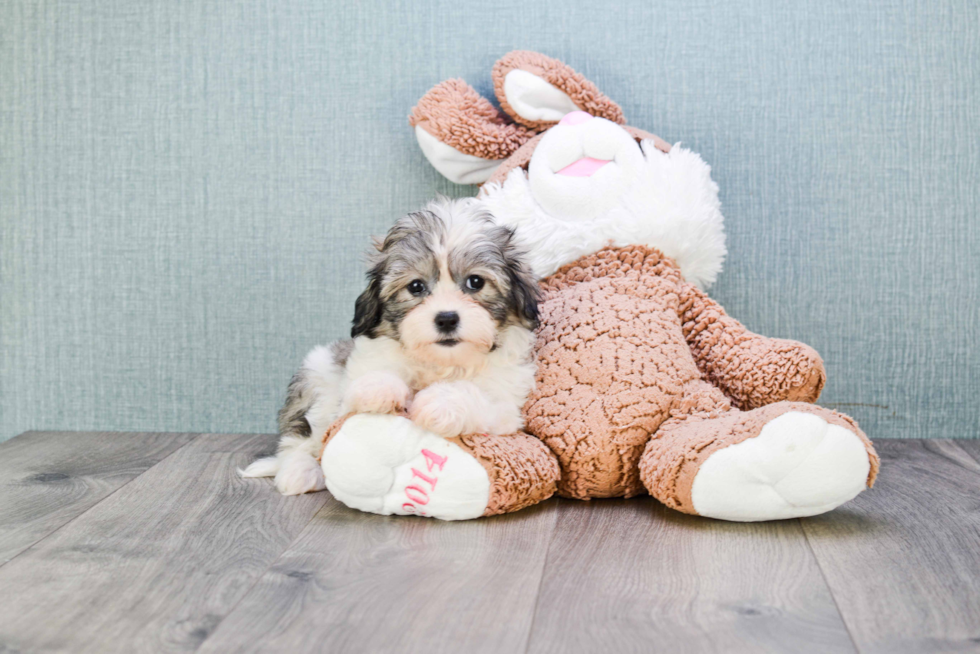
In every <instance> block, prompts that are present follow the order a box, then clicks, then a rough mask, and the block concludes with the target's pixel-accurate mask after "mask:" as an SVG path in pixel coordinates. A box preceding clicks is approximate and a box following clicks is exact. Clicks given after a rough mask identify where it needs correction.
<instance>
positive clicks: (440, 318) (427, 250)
mask: <svg viewBox="0 0 980 654" xmlns="http://www.w3.org/2000/svg"><path fill="white" fill-rule="evenodd" d="M375 247H376V250H377V252H376V253H373V254H372V255H371V266H370V270H369V271H368V274H367V278H368V285H367V289H366V290H365V291H364V292H363V293H361V295H360V297H358V298H357V302H356V304H355V309H354V321H353V327H352V329H351V337H352V338H351V339H350V340H343V341H337V342H335V343H332V344H330V345H327V346H325V347H323V346H321V347H317V348H314V350H313V351H312V352H310V353H309V354H308V355H307V356H306V359H305V360H304V361H303V365H302V367H301V368H300V370H299V372H297V373H296V375H295V376H294V377H293V380H292V382H291V383H290V384H289V390H288V392H287V396H286V403H285V405H284V406H283V408H282V410H281V411H280V412H279V432H280V434H281V439H280V442H279V451H278V454H277V455H276V456H274V457H269V458H266V459H260V460H258V461H256V462H254V463H253V464H252V465H250V466H249V467H248V468H247V469H246V470H245V471H244V472H243V473H242V475H243V476H245V477H271V476H275V483H276V488H278V489H279V491H280V492H281V493H282V494H284V495H297V494H300V493H306V492H309V491H316V490H322V489H323V488H324V481H323V472H322V470H321V468H320V466H319V464H318V463H317V461H316V457H317V455H318V454H319V449H320V446H321V445H322V443H321V437H322V436H323V434H324V432H325V431H326V429H327V428H328V427H329V426H330V424H331V423H333V422H334V420H336V419H337V418H338V417H340V416H343V415H346V414H348V413H382V414H385V413H387V414H394V413H401V414H404V415H407V416H408V417H409V418H410V419H411V420H413V421H414V422H415V423H416V424H418V425H420V426H421V427H424V428H426V429H428V430H430V431H432V432H434V433H435V434H438V435H440V436H443V437H446V438H449V437H453V436H458V435H460V434H468V433H490V434H509V433H512V432H515V431H517V430H519V429H520V428H521V427H522V426H523V416H522V413H521V409H522V407H523V406H524V402H525V400H526V399H527V395H528V393H530V391H531V389H532V387H533V385H534V374H535V366H534V364H533V361H532V354H531V348H532V345H533V341H534V336H533V330H534V328H535V327H536V326H537V319H538V310H537V300H538V286H537V283H536V280H535V278H534V276H533V275H532V273H531V272H530V268H529V266H528V265H527V264H526V262H525V258H524V253H523V252H522V251H521V250H520V249H519V247H518V246H517V245H516V243H515V239H514V232H513V230H512V229H510V228H507V227H502V226H500V225H497V224H496V223H495V222H494V220H493V217H492V216H491V215H490V214H489V213H488V212H487V211H486V210H484V209H483V208H482V207H481V205H480V204H479V203H478V202H477V201H476V200H475V199H472V198H470V199H466V200H455V201H453V200H448V199H440V200H436V201H434V202H432V203H430V204H429V205H428V206H426V207H425V208H424V209H423V210H421V211H418V212H415V213H410V214H408V215H407V216H404V217H403V218H401V219H400V220H399V221H398V222H397V223H396V224H395V225H394V227H392V228H391V230H390V231H389V232H388V234H387V235H386V236H385V237H384V239H383V240H381V241H379V242H377V243H376V244H375Z"/></svg>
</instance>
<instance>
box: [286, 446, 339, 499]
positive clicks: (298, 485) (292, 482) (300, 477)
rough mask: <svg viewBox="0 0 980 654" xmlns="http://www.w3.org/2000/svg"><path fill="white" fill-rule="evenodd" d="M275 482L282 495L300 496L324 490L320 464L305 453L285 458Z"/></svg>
mask: <svg viewBox="0 0 980 654" xmlns="http://www.w3.org/2000/svg"><path fill="white" fill-rule="evenodd" d="M275 482H276V488H277V489H279V492H280V493H282V494H283V495H302V494H303V493H312V492H315V491H321V490H323V489H324V488H326V485H325V484H324V483H323V470H322V469H321V468H320V464H319V463H317V460H316V459H314V458H313V457H312V456H310V455H309V454H307V453H306V452H294V453H292V454H289V455H288V456H286V458H285V459H284V460H283V462H282V465H281V466H280V467H279V472H277V473H276V480H275Z"/></svg>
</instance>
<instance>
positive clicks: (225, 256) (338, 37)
mask: <svg viewBox="0 0 980 654" xmlns="http://www.w3.org/2000/svg"><path fill="white" fill-rule="evenodd" d="M514 48H527V49H536V50H540V51H542V52H545V53H547V54H549V55H552V56H555V57H558V58H560V59H563V60H565V61H567V62H568V63H569V64H571V65H572V66H574V67H575V68H577V69H579V70H580V71H581V72H583V73H585V74H586V75H587V76H588V77H590V78H591V79H593V80H594V81H595V82H597V83H598V84H599V86H600V88H602V89H603V90H605V91H606V93H608V94H609V95H610V96H611V97H613V98H614V99H616V100H617V101H618V102H619V103H620V104H621V105H622V106H623V108H624V110H625V112H626V115H627V118H628V119H629V120H630V122H631V123H632V124H634V125H636V126H638V127H642V128H645V129H648V130H650V131H654V132H656V133H658V134H659V135H661V136H663V137H664V138H665V139H667V140H668V141H669V142H677V141H683V142H684V143H685V144H686V145H687V146H689V147H691V148H693V149H695V150H697V151H699V152H700V153H701V155H702V156H703V157H704V158H705V160H706V161H708V162H709V163H710V164H711V165H712V166H713V169H714V176H715V179H716V180H717V181H718V183H719V184H720V186H721V198H722V202H723V203H724V213H725V216H726V219H727V225H728V234H729V247H730V256H729V262H728V264H727V267H726V270H725V271H724V272H723V274H722V276H721V278H720V281H719V282H718V284H716V286H715V287H714V289H713V295H714V296H715V297H716V298H717V299H718V300H720V301H721V302H722V303H723V304H724V305H725V306H726V307H727V309H728V310H729V312H730V313H732V314H733V315H735V316H736V317H738V318H739V319H741V320H742V321H743V322H744V323H746V324H747V325H748V326H749V327H750V328H752V329H754V330H756V331H759V332H762V333H766V334H770V335H773V336H782V337H793V338H798V339H800V340H804V341H806V342H808V343H810V344H811V345H813V346H815V347H816V348H817V349H818V350H820V352H821V353H822V354H823V356H824V359H825V360H826V364H827V368H828V371H829V375H830V381H829V383H828V385H827V388H826V391H825V393H824V398H823V400H824V403H825V404H827V405H829V406H832V407H836V408H840V409H841V410H843V411H846V412H848V413H850V414H852V415H854V416H855V417H856V418H858V419H859V420H860V421H861V423H862V425H863V426H864V428H865V429H866V430H867V431H868V433H869V434H870V435H871V436H872V437H873V438H887V437H949V436H957V437H976V436H978V430H980V427H978V425H980V402H978V401H977V397H978V396H980V351H978V347H977V344H978V342H980V281H978V277H980V226H978V207H980V9H978V5H977V4H976V3H975V2H972V1H968V0H930V1H925V0H923V1H921V2H914V1H912V0H884V1H881V0H878V1H868V0H849V1H847V2H812V3H806V2H802V3H797V2H793V3H785V2H779V1H777V0H771V1H761V0H760V1H748V2H739V3H731V2H725V1H723V0H695V1H687V2H677V3H671V4H665V3H653V2H644V3H637V2H626V1H623V2H618V1H606V2H595V1H594V0H585V1H582V0H565V1H564V2H561V3H548V6H547V7H546V6H544V3H528V2H512V1H509V0H508V1H500V2H494V3H478V4H472V5H466V4H460V3H456V2H451V3H450V2H446V3H407V2H406V3H398V2H380V1H379V2H368V1H361V2H356V3H353V2H352V3H349V4H342V3H339V2H326V1H324V0H249V1H242V0H227V1H222V2H205V1H203V0H201V1H198V0H180V1H174V2H156V3H147V2H144V3H138V2H130V1H123V0H100V1H98V2H96V1H92V2H79V1H71V2H69V1H58V0H51V1H46V2H23V1H21V0H6V1H5V2H3V3H0V237H2V251H0V256H2V259H0V303H2V306H0V398H2V399H0V402H2V404H0V411H2V416H0V417H2V431H0V440H2V439H3V438H8V437H11V436H13V435H15V434H17V433H19V432H21V431H24V430H27V429H55V428H57V429H113V430H179V431H271V430H273V428H274V420H273V417H274V413H275V410H276V409H277V405H278V403H279V402H280V399H281V397H282V395H283V391H284V388H285V385H286V383H287V381H288V378H289V375H290V374H291V372H292V370H293V369H294V368H295V367H296V365H297V364H298V362H299V361H300V359H301V358H302V355H303V354H304V352H305V351H306V350H307V349H309V348H310V347H311V346H312V345H314V344H316V343H319V342H323V341H325V340H328V339H332V338H335V337H338V336H341V335H342V334H344V333H345V332H346V331H347V324H348V321H349V317H350V314H351V309H352V304H353V300H354V298H355V296H356V295H357V293H358V292H359V290H360V286H361V278H362V267H361V262H360V252H361V251H362V250H363V249H364V247H365V245H366V243H367V241H368V237H369V236H370V235H371V234H375V233H380V232H382V231H384V229H385V228H386V227H387V226H388V224H389V223H390V222H391V221H392V220H393V219H394V217H395V216H396V215H398V214H399V213H401V212H404V211H406V210H409V209H412V208H414V207H416V206H418V205H419V204H420V203H422V202H423V201H424V200H425V199H427V198H429V197H431V196H432V195H433V194H435V193H437V192H442V193H447V194H450V195H465V194H469V193H472V189H470V188H466V187H455V186H453V185H452V184H450V183H448V182H446V181H444V180H442V179H441V178H440V177H439V176H438V175H437V174H436V173H435V171H434V170H432V169H431V168H430V167H429V165H428V164H427V163H426V162H425V160H424V159H423V157H422V155H421V153H420V152H419V151H418V149H417V147H416V145H415V142H414V138H413V136H412V134H411V132H410V130H409V129H408V127H407V124H406V116H407V114H408V112H409V109H410V108H411V107H412V105H413V104H414V102H415V100H417V99H418V98H419V97H420V96H421V95H422V94H423V93H424V92H425V91H426V90H427V89H428V88H429V87H430V86H432V85H433V84H435V83H436V82H439V81H441V80H443V79H445V78H447V77H456V76H460V77H465V78H466V79H467V80H468V81H470V82H471V83H472V84H474V85H475V86H476V87H477V89H478V90H481V91H483V92H485V93H489V92H490V80H489V71H490V67H491V66H492V64H493V62H494V61H495V60H496V58H497V57H499V56H500V55H502V54H504V53H505V52H507V51H508V50H510V49H514Z"/></svg>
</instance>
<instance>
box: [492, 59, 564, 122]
mask: <svg viewBox="0 0 980 654" xmlns="http://www.w3.org/2000/svg"><path fill="white" fill-rule="evenodd" d="M504 95H505V96H506V97H507V102H508V104H510V106H511V109H513V110H514V111H515V112H516V113H517V115H518V116H520V117H521V118H523V119H525V120H532V121H549V122H558V121H559V120H561V119H562V118H563V117H564V116H565V114H568V113H571V112H573V111H581V109H580V108H579V107H578V106H577V105H576V104H575V103H574V102H572V99H571V98H570V97H568V94H567V93H565V92H564V91H562V90H561V89H559V88H558V87H557V86H555V85H553V84H551V83H550V82H548V81H546V80H544V79H542V78H540V77H538V76H537V75H535V74H533V73H529V72H527V71H526V70H521V69H519V68H515V69H514V70H512V71H510V72H509V73H507V76H506V77H505V78H504Z"/></svg>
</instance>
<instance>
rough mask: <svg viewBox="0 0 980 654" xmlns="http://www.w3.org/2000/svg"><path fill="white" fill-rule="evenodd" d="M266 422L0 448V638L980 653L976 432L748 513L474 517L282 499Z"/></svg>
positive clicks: (326, 499)
mask: <svg viewBox="0 0 980 654" xmlns="http://www.w3.org/2000/svg"><path fill="white" fill-rule="evenodd" d="M274 444H275V437H274V436H271V435H211V434H118V433H70V432H33V433H27V434H24V435H21V436H19V437H17V438H15V439H13V440H11V441H8V442H6V443H3V444H0V652H3V653H6V652H54V651H64V652H190V651H198V650H199V651H201V652H240V651H241V652H425V653H426V654H436V653H439V652H465V653H466V654H472V653H476V652H504V653H506V654H510V653H513V652H534V653H537V652H607V651H608V652H854V651H858V652H889V653H891V652H968V651H977V652H980V440H978V441H951V440H942V441H913V440H891V441H884V440H881V441H878V442H877V443H876V446H877V447H878V451H879V453H880V454H881V455H882V461H883V467H882V474H881V476H880V477H879V481H878V484H877V485H876V486H875V488H874V490H872V491H869V492H865V493H863V494H861V495H860V496H859V497H858V498H857V499H856V500H855V501H853V502H851V503H850V504H847V505H845V506H844V507H841V508H840V509H838V510H836V511H834V512H832V513H829V514H827V515H824V516H819V517H816V518H807V519H804V520H786V521H780V522H771V523H762V524H733V523H724V522H719V521H714V520H707V519H703V518H694V517H691V516H685V515H682V514H679V513H676V512H673V511H671V510H669V509H666V508H664V507H663V506H662V505H660V504H658V503H657V502H655V501H653V500H651V499H650V498H636V499H632V500H605V501H594V502H574V501H567V500H557V499H555V500H551V501H549V502H546V503H544V504H541V505H539V506H537V507H533V508H531V509H528V510H525V511H522V512H520V513H516V514H513V515H509V516H500V517H496V518H491V519H483V520H476V521H471V522H466V523H441V522H436V521H430V520H424V519H418V518H384V517H380V516H374V515H368V514H363V513H358V512H355V511H351V510H349V509H347V508H345V507H344V506H342V505H340V504H339V503H337V502H336V501H335V500H333V499H332V498H331V497H330V496H329V494H327V493H316V494H312V495H305V496H302V497H292V498H284V497H282V496H280V495H279V494H278V493H276V492H275V491H274V490H273V488H272V486H271V484H270V483H269V482H268V481H266V480H242V479H239V478H238V477H237V475H235V469H236V467H238V466H242V465H244V464H245V463H247V462H248V461H250V460H251V459H253V458H254V457H255V456H256V455H258V454H260V453H265V452H268V451H270V450H272V449H273V447H274Z"/></svg>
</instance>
